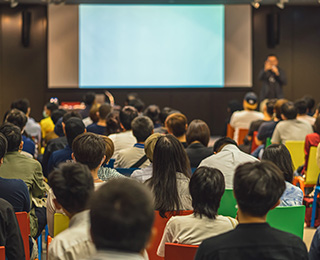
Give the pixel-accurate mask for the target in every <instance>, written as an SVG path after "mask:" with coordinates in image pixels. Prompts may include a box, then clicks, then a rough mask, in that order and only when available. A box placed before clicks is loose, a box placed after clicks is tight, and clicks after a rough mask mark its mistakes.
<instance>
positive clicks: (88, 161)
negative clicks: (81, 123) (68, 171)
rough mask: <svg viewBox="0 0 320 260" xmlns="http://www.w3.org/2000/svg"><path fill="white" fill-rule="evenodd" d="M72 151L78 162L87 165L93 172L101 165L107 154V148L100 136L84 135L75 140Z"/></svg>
mask: <svg viewBox="0 0 320 260" xmlns="http://www.w3.org/2000/svg"><path fill="white" fill-rule="evenodd" d="M72 151H73V155H74V157H75V158H76V161H77V162H80V163H82V164H85V165H87V166H88V167H89V169H90V170H93V169H96V168H97V167H98V166H99V164H100V163H101V161H102V159H103V157H104V155H105V153H106V146H105V142H104V141H103V139H102V138H101V137H100V136H99V135H97V134H94V133H84V134H81V135H79V136H77V137H76V138H75V139H74V141H73V143H72Z"/></svg>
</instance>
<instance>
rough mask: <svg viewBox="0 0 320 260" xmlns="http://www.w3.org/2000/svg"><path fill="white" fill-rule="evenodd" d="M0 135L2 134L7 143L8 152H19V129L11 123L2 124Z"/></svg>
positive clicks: (20, 139)
mask: <svg viewBox="0 0 320 260" xmlns="http://www.w3.org/2000/svg"><path fill="white" fill-rule="evenodd" d="M0 133H2V134H3V135H4V136H5V137H6V139H7V141H8V150H7V151H8V152H16V151H19V147H20V144H21V141H22V136H21V130H20V128H19V127H17V126H15V125H14V124H11V123H4V124H2V125H1V126H0Z"/></svg>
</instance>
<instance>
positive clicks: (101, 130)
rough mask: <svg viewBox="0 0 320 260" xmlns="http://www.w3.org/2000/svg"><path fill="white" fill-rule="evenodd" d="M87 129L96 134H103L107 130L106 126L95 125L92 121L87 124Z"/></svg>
mask: <svg viewBox="0 0 320 260" xmlns="http://www.w3.org/2000/svg"><path fill="white" fill-rule="evenodd" d="M87 131H88V132H91V133H95V134H98V135H104V134H105V133H106V131H107V127H105V126H101V125H97V123H93V124H91V125H88V126H87Z"/></svg>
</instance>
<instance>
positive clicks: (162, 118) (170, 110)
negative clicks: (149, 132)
mask: <svg viewBox="0 0 320 260" xmlns="http://www.w3.org/2000/svg"><path fill="white" fill-rule="evenodd" d="M174 113H180V112H179V111H178V110H176V109H173V108H171V107H164V108H162V110H161V112H160V115H159V119H160V121H161V124H163V125H164V123H165V121H166V119H167V117H168V116H169V115H171V114H174Z"/></svg>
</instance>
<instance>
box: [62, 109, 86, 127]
mask: <svg viewBox="0 0 320 260" xmlns="http://www.w3.org/2000/svg"><path fill="white" fill-rule="evenodd" d="M72 117H76V118H79V119H82V117H81V115H80V114H79V113H78V112H76V111H70V112H67V113H65V114H64V115H63V117H62V122H63V123H64V124H65V123H66V122H67V121H68V120H69V119H70V118H72Z"/></svg>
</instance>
